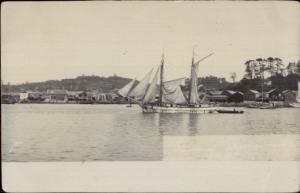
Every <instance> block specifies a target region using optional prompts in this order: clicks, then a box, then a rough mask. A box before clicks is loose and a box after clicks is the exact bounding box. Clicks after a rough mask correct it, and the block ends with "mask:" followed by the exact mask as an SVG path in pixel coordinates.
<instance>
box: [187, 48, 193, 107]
mask: <svg viewBox="0 0 300 193" xmlns="http://www.w3.org/2000/svg"><path fill="white" fill-rule="evenodd" d="M194 55H195V51H194V48H193V56H192V65H191V76H190V92H189V98H188V104H191V93H192V76H193V75H192V74H193V65H194Z"/></svg>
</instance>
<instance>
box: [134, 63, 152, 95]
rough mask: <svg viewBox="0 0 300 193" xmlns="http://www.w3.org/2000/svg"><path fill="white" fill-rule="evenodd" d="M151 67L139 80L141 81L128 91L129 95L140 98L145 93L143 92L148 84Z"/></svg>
mask: <svg viewBox="0 0 300 193" xmlns="http://www.w3.org/2000/svg"><path fill="white" fill-rule="evenodd" d="M152 71H153V69H151V70H150V71H149V72H148V73H147V74H146V75H145V77H144V78H143V79H142V80H141V82H140V83H139V84H138V85H137V86H136V87H135V88H134V89H133V90H132V91H131V92H130V93H129V96H130V97H135V99H137V100H138V99H142V98H143V96H144V95H145V92H146V90H147V88H148V85H149V80H150V77H151V74H152Z"/></svg>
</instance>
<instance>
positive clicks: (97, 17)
mask: <svg viewBox="0 0 300 193" xmlns="http://www.w3.org/2000/svg"><path fill="white" fill-rule="evenodd" d="M1 8H2V10H1V25H2V26H1V36H2V37H1V38H2V39H1V41H2V42H1V56H2V57H1V65H2V67H1V68H2V69H1V73H2V78H1V79H2V80H3V81H4V82H5V83H6V82H8V81H10V82H11V83H12V84H15V83H23V82H25V81H28V82H35V81H44V80H49V79H63V78H74V77H76V76H78V75H82V74H85V75H99V76H110V75H113V74H114V73H115V74H117V75H119V76H124V77H130V78H134V77H137V78H138V79H140V78H142V76H143V75H144V74H145V73H146V71H148V70H149V69H151V67H154V66H158V65H159V62H160V60H161V54H162V50H163V49H164V51H165V56H166V60H165V61H166V67H165V72H166V79H171V78H177V77H178V78H179V77H188V76H189V74H190V65H191V57H192V49H193V47H195V52H196V54H197V56H196V57H197V58H201V57H203V56H205V55H208V54H209V53H211V52H214V53H215V54H214V55H213V56H211V57H210V58H208V59H207V60H205V61H203V62H202V63H200V66H199V75H200V76H206V75H216V76H222V77H226V78H228V77H229V73H230V72H237V74H238V79H240V78H241V77H242V75H243V74H244V62H245V61H246V60H248V59H255V58H259V57H262V58H264V57H269V56H274V57H280V58H282V59H283V61H284V63H288V62H289V61H297V60H299V55H300V47H299V45H300V44H299V42H300V36H299V34H300V19H299V18H300V12H299V10H300V9H299V4H298V3H297V2H280V1H278V2H268V1H267V2H235V1H228V2H213V1H210V2H194V1H192V2H178V1H177V2H93V1H88V2H5V3H3V4H2V7H1Z"/></svg>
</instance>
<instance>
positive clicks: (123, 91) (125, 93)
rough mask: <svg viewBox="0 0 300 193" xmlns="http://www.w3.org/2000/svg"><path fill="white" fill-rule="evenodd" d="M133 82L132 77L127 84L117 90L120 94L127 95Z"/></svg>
mask: <svg viewBox="0 0 300 193" xmlns="http://www.w3.org/2000/svg"><path fill="white" fill-rule="evenodd" d="M134 82H135V79H133V80H132V81H130V82H129V83H128V84H126V85H125V86H124V87H123V88H121V89H120V90H118V93H119V94H120V95H121V96H122V97H127V96H128V94H129V92H130V90H131V89H132V87H133V84H134Z"/></svg>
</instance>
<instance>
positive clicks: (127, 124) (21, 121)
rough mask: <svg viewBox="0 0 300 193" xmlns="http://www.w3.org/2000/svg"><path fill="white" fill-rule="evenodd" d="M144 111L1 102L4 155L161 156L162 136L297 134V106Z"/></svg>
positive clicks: (50, 158)
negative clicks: (229, 111) (223, 111)
mask: <svg viewBox="0 0 300 193" xmlns="http://www.w3.org/2000/svg"><path fill="white" fill-rule="evenodd" d="M244 110H245V113H244V114H205V115H197V114H144V113H142V112H141V111H140V108H139V107H138V106H135V107H132V108H126V107H125V105H69V104H68V105H55V104H51V105H48V104H16V105H2V159H3V160H4V161H83V160H86V161H93V160H106V161H107V160H116V161H130V160H145V161H153V160H162V159H163V158H162V156H163V150H162V149H163V148H162V147H163V136H197V135H199V136H205V135H209V136H211V135H224V136H227V135H265V134H267V135H268V134H275V135H276V134H278V135H279V134H297V135H298V134H300V120H299V112H300V109H293V108H282V109H275V110H267V109H266V110H260V109H244Z"/></svg>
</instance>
